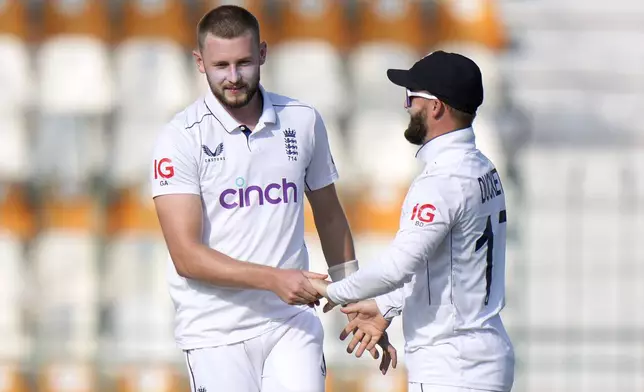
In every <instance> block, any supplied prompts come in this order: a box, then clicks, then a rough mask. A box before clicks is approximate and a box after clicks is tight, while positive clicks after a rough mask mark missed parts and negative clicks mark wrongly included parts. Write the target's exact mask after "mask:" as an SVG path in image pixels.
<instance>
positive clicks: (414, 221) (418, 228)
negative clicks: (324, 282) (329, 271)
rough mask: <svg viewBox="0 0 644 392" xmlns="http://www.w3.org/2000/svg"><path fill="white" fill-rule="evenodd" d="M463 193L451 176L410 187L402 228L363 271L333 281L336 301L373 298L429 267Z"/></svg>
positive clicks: (331, 287)
mask: <svg viewBox="0 0 644 392" xmlns="http://www.w3.org/2000/svg"><path fill="white" fill-rule="evenodd" d="M460 200H461V195H460V192H459V190H458V188H457V187H455V186H454V184H453V181H451V180H450V178H449V177H426V178H423V179H421V180H419V181H417V182H416V183H415V184H414V186H413V187H412V190H410V192H409V194H408V195H407V199H406V201H405V208H403V213H402V214H403V215H402V217H401V227H400V229H399V230H398V233H397V234H396V237H395V238H394V240H393V241H392V242H391V244H390V245H389V247H388V248H387V249H386V250H385V251H384V252H383V253H382V254H381V255H380V256H379V257H378V258H377V259H376V260H374V261H371V262H367V263H362V266H361V268H360V270H358V271H357V272H355V273H354V274H352V275H351V276H349V277H347V278H346V279H343V280H342V281H339V282H336V283H332V284H330V285H329V286H328V288H327V295H328V296H329V299H331V301H333V302H335V303H337V304H346V303H351V302H356V301H360V300H363V299H367V298H373V297H376V296H379V295H383V294H386V293H389V292H391V291H394V290H396V289H398V288H400V287H402V286H403V285H404V284H405V283H407V282H409V281H411V278H412V276H413V275H414V274H415V273H416V272H417V271H419V270H422V268H423V267H425V266H426V263H427V261H428V259H430V258H431V257H432V255H433V254H434V252H435V251H436V249H437V248H438V247H439V246H440V244H441V243H442V242H443V240H444V239H445V237H446V235H447V234H448V233H449V231H450V230H451V228H452V225H453V223H454V221H455V219H456V217H457V215H458V213H459V208H460V205H461V202H460Z"/></svg>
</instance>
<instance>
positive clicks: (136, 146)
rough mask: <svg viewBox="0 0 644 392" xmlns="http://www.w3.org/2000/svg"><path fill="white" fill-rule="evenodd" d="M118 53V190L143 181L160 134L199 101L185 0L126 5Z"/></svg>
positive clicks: (115, 173)
mask: <svg viewBox="0 0 644 392" xmlns="http://www.w3.org/2000/svg"><path fill="white" fill-rule="evenodd" d="M122 13H123V26H122V30H121V32H120V34H119V42H118V45H117V47H116V49H115V51H114V57H115V64H116V77H117V97H118V108H117V109H118V111H117V113H116V118H115V134H114V151H113V157H114V158H115V159H114V160H113V161H112V166H111V167H110V174H111V178H112V180H113V181H114V183H115V185H116V186H117V187H118V188H122V187H128V186H133V185H136V183H139V182H141V181H144V180H145V179H146V178H147V177H146V176H147V173H148V170H147V168H148V158H149V157H150V156H151V154H152V148H153V146H154V140H155V138H156V135H157V133H158V131H159V130H160V129H161V128H162V127H163V125H164V124H165V123H166V122H168V121H169V120H170V119H171V118H172V116H173V115H174V114H175V113H177V112H178V111H180V110H182V109H183V108H184V107H185V106H186V105H187V104H188V103H189V102H190V101H191V100H193V99H195V98H196V91H195V84H194V79H193V78H192V77H190V75H191V73H190V72H189V70H188V64H189V63H188V61H189V60H188V59H189V57H188V48H192V47H193V46H194V40H195V33H194V27H193V26H192V25H191V23H189V20H190V18H189V15H188V10H187V7H186V6H185V4H184V2H183V1H180V0H157V1H140V0H137V1H127V2H124V8H123V9H122Z"/></svg>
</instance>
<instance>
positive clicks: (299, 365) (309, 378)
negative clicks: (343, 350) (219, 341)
mask: <svg viewBox="0 0 644 392" xmlns="http://www.w3.org/2000/svg"><path fill="white" fill-rule="evenodd" d="M269 323H271V324H274V325H273V327H274V330H273V331H272V332H268V333H265V334H263V335H260V336H257V337H255V338H253V339H249V340H247V341H244V342H240V343H235V344H231V345H225V346H219V347H212V348H203V349H196V350H189V351H187V353H186V364H187V366H188V371H189V373H190V375H189V377H190V386H191V389H192V392H198V391H201V390H206V391H235V392H260V391H261V392H323V391H324V380H325V377H326V361H325V359H324V356H323V352H322V341H323V339H324V331H323V330H322V325H321V324H320V320H319V319H318V317H317V316H316V314H315V311H314V310H312V309H309V310H306V311H303V312H301V313H299V314H298V315H296V316H295V317H293V318H291V319H289V320H287V321H286V322H275V321H269ZM200 388H204V389H200Z"/></svg>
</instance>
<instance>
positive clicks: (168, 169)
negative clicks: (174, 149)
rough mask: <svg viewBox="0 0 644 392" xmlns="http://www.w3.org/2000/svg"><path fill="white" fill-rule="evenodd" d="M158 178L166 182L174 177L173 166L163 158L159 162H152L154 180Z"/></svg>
mask: <svg viewBox="0 0 644 392" xmlns="http://www.w3.org/2000/svg"><path fill="white" fill-rule="evenodd" d="M159 177H161V178H165V179H166V180H167V179H169V178H172V177H174V166H172V160H171V159H170V158H163V159H161V160H156V159H155V160H154V179H155V180H158V179H159Z"/></svg>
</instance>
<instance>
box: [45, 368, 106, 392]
mask: <svg viewBox="0 0 644 392" xmlns="http://www.w3.org/2000/svg"><path fill="white" fill-rule="evenodd" d="M97 387H98V383H97V377H96V374H95V373H94V371H93V369H92V367H91V365H90V364H88V363H75V362H62V363H52V364H48V365H47V366H45V367H44V368H43V369H41V371H40V373H39V376H38V388H37V391H39V392H94V391H97V390H98V389H97Z"/></svg>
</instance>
